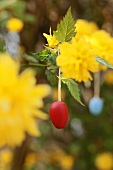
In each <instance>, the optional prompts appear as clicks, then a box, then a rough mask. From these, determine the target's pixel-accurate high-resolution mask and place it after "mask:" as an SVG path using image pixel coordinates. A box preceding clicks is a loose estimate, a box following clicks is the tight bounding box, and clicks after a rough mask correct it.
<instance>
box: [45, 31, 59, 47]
mask: <svg viewBox="0 0 113 170" xmlns="http://www.w3.org/2000/svg"><path fill="white" fill-rule="evenodd" d="M43 35H44V37H46V39H47V42H48V46H49V47H50V48H55V47H56V46H57V45H58V43H59V42H58V40H57V39H56V38H55V36H54V35H52V34H51V28H50V35H48V34H45V33H43Z"/></svg>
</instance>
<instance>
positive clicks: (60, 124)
mask: <svg viewBox="0 0 113 170" xmlns="http://www.w3.org/2000/svg"><path fill="white" fill-rule="evenodd" d="M50 119H51V121H52V123H53V125H54V126H55V127H56V128H57V129H62V128H64V127H65V125H66V123H67V121H68V108H67V106H66V104H65V103H64V102H61V101H57V102H54V103H52V104H51V106H50Z"/></svg>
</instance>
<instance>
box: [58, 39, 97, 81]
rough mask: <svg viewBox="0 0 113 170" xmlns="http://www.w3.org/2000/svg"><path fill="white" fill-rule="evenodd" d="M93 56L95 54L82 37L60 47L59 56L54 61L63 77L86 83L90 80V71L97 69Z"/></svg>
mask: <svg viewBox="0 0 113 170" xmlns="http://www.w3.org/2000/svg"><path fill="white" fill-rule="evenodd" d="M95 55H96V52H95V51H94V50H92V49H91V46H90V43H88V42H86V41H85V39H84V38H82V37H80V38H79V39H76V38H75V37H74V38H73V39H72V43H71V44H69V43H66V42H65V43H62V44H61V45H60V55H59V56H58V57H57V59H56V60H57V65H58V66H59V67H61V71H62V73H63V76H64V77H66V78H74V79H75V80H77V81H78V82H81V81H84V82H87V81H88V79H90V80H92V76H91V74H90V71H91V72H96V71H98V69H99V68H98V63H97V62H96V61H95V59H94V56H95Z"/></svg>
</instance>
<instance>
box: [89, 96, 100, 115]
mask: <svg viewBox="0 0 113 170" xmlns="http://www.w3.org/2000/svg"><path fill="white" fill-rule="evenodd" d="M102 109H103V100H102V99H100V98H98V97H93V98H92V99H91V100H90V102H89V111H90V113H92V114H93V115H99V114H100V113H101V111H102Z"/></svg>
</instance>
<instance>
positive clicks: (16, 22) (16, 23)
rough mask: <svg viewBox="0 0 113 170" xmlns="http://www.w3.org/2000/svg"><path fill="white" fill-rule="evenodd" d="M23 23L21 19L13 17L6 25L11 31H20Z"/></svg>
mask: <svg viewBox="0 0 113 170" xmlns="http://www.w3.org/2000/svg"><path fill="white" fill-rule="evenodd" d="M23 25H24V24H23V22H22V21H21V20H20V19H17V18H11V19H9V20H8V22H7V25H6V27H7V29H8V30H9V31H17V32H19V31H21V30H22V28H23Z"/></svg>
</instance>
